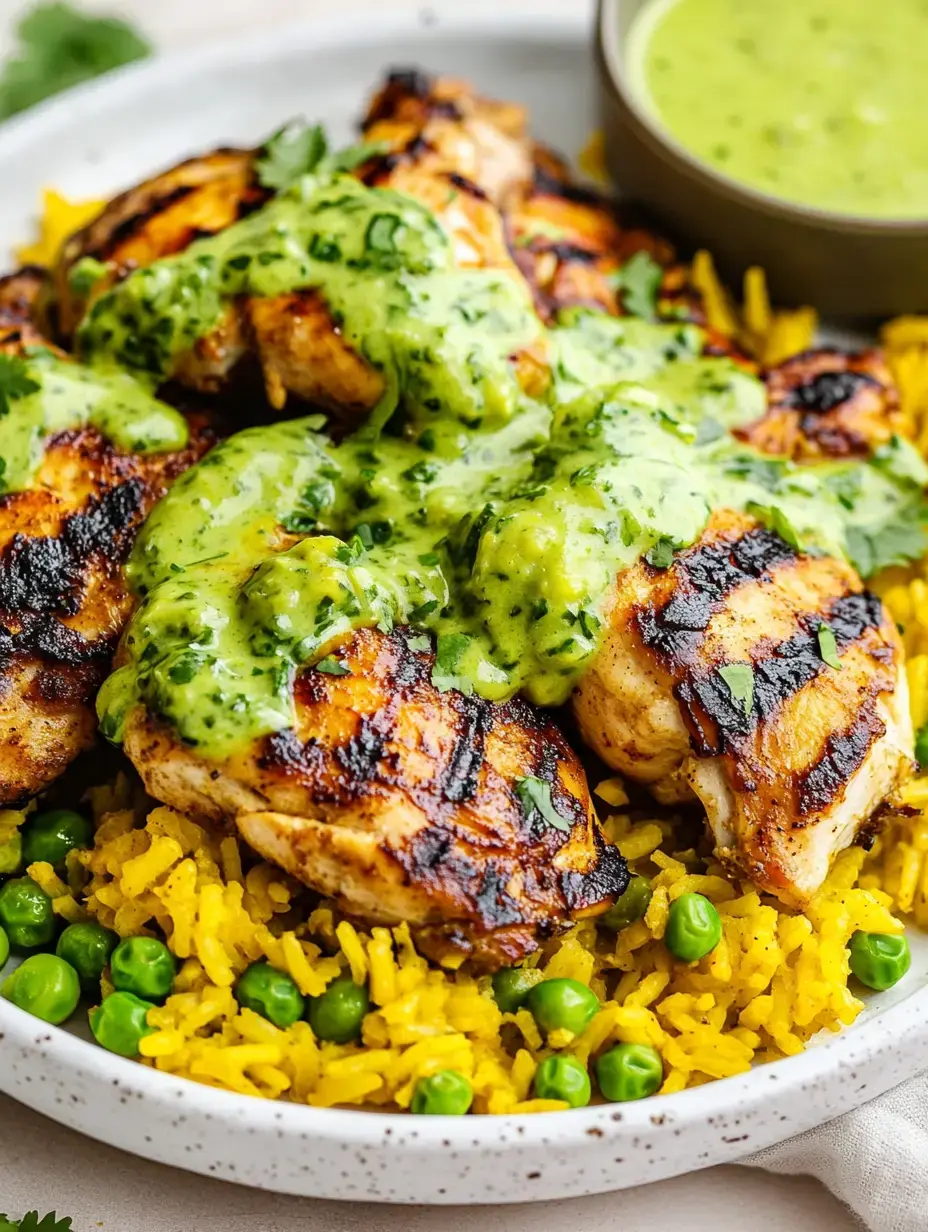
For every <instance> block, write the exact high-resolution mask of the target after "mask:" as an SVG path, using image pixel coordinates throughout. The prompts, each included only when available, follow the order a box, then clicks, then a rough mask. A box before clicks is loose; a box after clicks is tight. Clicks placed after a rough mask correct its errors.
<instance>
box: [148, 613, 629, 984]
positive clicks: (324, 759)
mask: <svg viewBox="0 0 928 1232" xmlns="http://www.w3.org/2000/svg"><path fill="white" fill-rule="evenodd" d="M338 655H339V660H340V662H341V663H342V664H343V665H344V666H345V667H346V668H348V669H349V674H347V675H344V676H332V675H328V674H325V673H324V672H320V671H317V670H315V669H309V670H307V671H304V672H302V673H301V674H300V676H299V677H298V680H297V686H296V709H297V722H296V725H295V727H294V728H293V729H291V730H288V731H283V732H280V733H278V734H276V735H272V736H269V737H267V738H266V739H264V740H262V741H261V742H260V743H259V744H257V745H255V746H254V747H251V748H248V749H247V750H246V751H245V752H244V753H242V754H240V755H236V756H234V757H232V758H230V759H229V760H227V761H226V762H224V763H223V764H215V763H213V762H211V761H208V760H207V759H205V758H203V757H201V756H198V755H197V754H196V752H195V751H194V750H192V749H191V748H189V747H187V746H185V745H184V744H183V743H182V742H181V741H180V740H179V739H178V738H177V736H176V735H174V733H173V732H172V731H171V730H170V729H169V728H168V727H166V726H165V725H163V724H160V723H158V722H157V721H156V720H154V719H152V718H151V717H150V716H147V715H146V713H145V711H144V710H142V709H138V710H136V711H135V712H134V714H133V715H132V716H130V718H129V720H128V724H127V728H126V735H125V747H126V752H127V753H128V754H129V756H130V757H131V759H132V761H133V762H134V763H135V765H136V767H137V768H138V770H139V772H140V773H141V775H142V778H143V780H144V782H145V785H146V787H147V789H148V791H149V792H150V793H151V794H152V795H154V796H155V797H156V798H158V799H160V800H164V801H166V802H167V803H168V804H171V805H173V806H174V807H175V808H179V809H186V810H189V811H191V812H193V813H196V814H199V815H202V816H206V817H209V818H212V819H214V820H215V821H226V820H232V821H234V822H235V824H236V826H237V827H238V829H239V831H240V832H241V834H242V835H243V837H244V838H245V839H246V840H247V842H248V843H250V844H251V846H252V847H254V848H255V849H256V850H257V851H259V852H260V853H261V854H262V855H263V856H265V857H266V858H268V859H270V860H273V861H274V863H276V864H278V865H280V866H281V867H282V868H284V869H286V870H287V871H288V872H290V873H292V874H293V875H294V876H295V877H297V878H299V879H300V880H301V881H303V882H305V883H306V884H307V885H309V886H311V887H312V888H313V889H315V890H318V891H319V892H320V893H322V894H326V895H331V896H333V897H335V898H336V899H337V900H338V902H339V904H340V906H341V907H342V908H343V910H344V911H346V912H347V913H349V914H350V915H353V916H355V917H358V918H360V919H362V920H365V921H368V922H373V923H383V924H396V923H399V922H400V921H402V920H406V921H408V922H409V923H410V925H411V926H412V927H413V930H414V932H415V934H416V938H417V944H419V946H420V947H421V948H423V949H424V950H425V951H426V952H428V953H430V954H432V955H433V956H435V957H438V958H442V957H447V956H450V955H456V956H457V957H458V958H461V957H469V958H471V959H472V960H473V961H474V963H475V964H476V965H478V966H481V967H484V968H487V969H491V970H492V969H494V968H496V967H499V966H501V965H507V964H510V963H513V962H515V961H517V960H518V959H520V958H522V957H524V956H525V955H526V954H527V953H529V952H531V950H533V949H535V948H536V947H537V945H538V944H539V943H540V941H542V940H544V938H546V937H548V936H551V935H552V934H554V933H556V932H557V931H559V930H561V929H562V928H564V927H565V926H566V925H568V924H569V923H570V922H571V921H572V920H575V919H578V918H581V917H582V916H584V915H586V914H590V913H595V912H596V911H597V910H604V909H605V908H606V907H607V906H608V905H609V904H610V903H611V902H612V901H614V899H615V897H616V896H617V895H618V894H620V893H621V892H622V890H623V889H624V888H625V885H626V882H627V878H628V874H627V870H626V867H625V863H624V861H623V860H622V857H621V856H620V855H619V853H618V851H617V850H616V849H615V848H614V847H611V846H609V845H607V844H606V842H605V840H604V838H603V836H602V834H601V832H600V829H599V826H598V824H597V822H596V818H595V815H594V813H593V808H592V804H591V802H590V796H589V791H588V789H587V786H586V779H585V776H584V774H583V771H582V769H581V767H580V764H579V762H578V761H577V759H576V757H575V755H574V754H573V753H572V752H571V750H570V748H569V747H568V745H567V743H566V742H565V740H564V738H563V736H562V735H561V733H560V731H559V730H558V728H557V727H556V726H555V724H554V723H553V722H552V721H551V720H550V719H549V718H547V717H546V716H545V715H544V714H542V713H540V712H539V711H537V710H535V709H533V708H532V707H531V706H529V705H528V704H526V703H525V702H522V701H520V700H514V701H511V702H509V703H507V704H505V705H496V704H494V703H492V702H488V701H484V700H482V699H481V698H478V697H465V696H463V695H462V694H460V693H456V692H452V691H448V692H445V693H440V692H439V691H438V690H437V689H436V688H435V687H434V685H432V683H431V681H430V672H431V667H432V663H433V655H432V653H431V652H426V651H421V650H415V649H413V648H411V647H410V645H409V643H408V640H407V637H406V635H405V634H404V633H403V631H401V630H400V631H395V632H393V633H391V634H389V635H387V634H383V633H378V632H377V631H376V630H362V631H360V632H357V633H356V634H354V635H353V636H352V637H351V639H350V640H349V641H348V642H347V643H346V644H344V645H342V646H341V648H340V649H339V651H338ZM527 778H533V779H536V780H541V781H542V782H543V783H545V784H548V785H549V787H550V791H551V800H552V803H553V804H554V806H555V808H556V809H557V811H558V813H559V814H560V815H561V817H562V818H563V819H564V822H563V829H560V828H555V827H554V826H551V825H550V824H549V823H548V822H547V821H546V820H545V818H544V817H543V816H542V815H541V814H540V813H539V812H537V811H535V810H533V809H532V808H531V806H530V805H529V806H528V807H527V806H526V804H525V803H524V802H523V801H522V799H520V795H519V791H518V786H519V784H520V782H521V781H522V780H523V779H527Z"/></svg>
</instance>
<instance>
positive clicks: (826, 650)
mask: <svg viewBox="0 0 928 1232" xmlns="http://www.w3.org/2000/svg"><path fill="white" fill-rule="evenodd" d="M818 652H819V654H820V655H821V656H822V662H823V663H827V664H828V666H829V667H833V668H834V669H835V671H836V672H840V670H841V659H840V657H839V655H838V642H837V639H836V638H835V635H834V630H833V629H832V628H831V626H830V625H819V627H818Z"/></svg>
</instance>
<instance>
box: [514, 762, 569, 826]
mask: <svg viewBox="0 0 928 1232" xmlns="http://www.w3.org/2000/svg"><path fill="white" fill-rule="evenodd" d="M516 795H517V796H518V797H519V802H520V803H521V805H522V812H523V814H524V815H525V820H526V821H529V822H530V821H532V820H533V819H534V817H535V815H536V813H537V814H538V816H539V817H540V818H541V819H542V821H544V822H547V824H548V825H549V826H553V827H554V829H555V830H561V831H562V832H563V833H564V834H569V833H570V829H571V824H570V818H569V817H564V816H563V815H562V814H561V813H559V812H558V811H557V809H556V808H555V806H554V803H553V802H552V800H551V784H550V783H546V782H545V781H544V779H536V778H534V777H533V776H532V775H527V776H526V777H525V778H523V779H516Z"/></svg>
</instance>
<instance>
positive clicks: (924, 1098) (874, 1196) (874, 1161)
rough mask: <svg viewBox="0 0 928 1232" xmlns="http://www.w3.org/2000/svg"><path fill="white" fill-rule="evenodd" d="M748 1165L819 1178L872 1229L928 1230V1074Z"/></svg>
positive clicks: (754, 1158) (883, 1231)
mask: <svg viewBox="0 0 928 1232" xmlns="http://www.w3.org/2000/svg"><path fill="white" fill-rule="evenodd" d="M741 1162H742V1163H744V1164H747V1165H748V1166H749V1167H753V1168H766V1169H768V1170H769V1171H771V1172H783V1173H787V1174H788V1175H791V1176H797V1175H800V1174H805V1175H811V1176H814V1177H817V1178H818V1179H819V1180H820V1181H821V1182H822V1183H823V1184H824V1185H827V1186H828V1188H829V1189H830V1190H831V1191H832V1193H833V1194H835V1196H836V1197H838V1198H840V1199H841V1200H842V1201H843V1202H845V1203H847V1205H848V1206H849V1207H850V1208H851V1210H852V1211H853V1212H854V1213H855V1214H856V1215H857V1217H858V1218H859V1219H860V1220H861V1222H862V1223H863V1224H864V1226H865V1227H866V1228H868V1229H870V1232H926V1230H928V1073H925V1074H920V1075H919V1076H918V1077H917V1078H912V1079H910V1080H909V1081H908V1082H904V1083H902V1085H901V1086H898V1087H895V1088H894V1089H893V1090H891V1091H887V1092H886V1094H885V1095H881V1096H880V1097H879V1099H875V1100H873V1101H872V1102H871V1103H869V1104H864V1105H863V1107H861V1108H857V1109H855V1111H854V1112H847V1113H845V1114H844V1116H840V1117H837V1118H836V1119H835V1120H834V1121H829V1122H828V1124H827V1125H822V1126H820V1127H819V1128H818V1129H813V1130H810V1131H809V1132H808V1133H805V1134H800V1135H799V1137H798V1138H790V1139H789V1141H787V1142H783V1143H781V1144H780V1145H779V1146H772V1147H769V1148H768V1149H767V1150H766V1151H759V1152H758V1153H757V1154H756V1155H751V1156H749V1157H748V1158H747V1159H745V1160H742V1161H741Z"/></svg>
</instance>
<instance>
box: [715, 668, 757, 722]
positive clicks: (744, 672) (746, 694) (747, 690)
mask: <svg viewBox="0 0 928 1232" xmlns="http://www.w3.org/2000/svg"><path fill="white" fill-rule="evenodd" d="M718 672H719V675H720V676H721V677H722V679H723V680H724V681H725V683H726V684H727V685H728V688H729V691H730V693H731V696H732V700H733V701H736V702H741V704H742V705H743V706H744V713H745V714H750V713H751V709H752V707H753V705H754V669H753V667H751V665H750V663H726V664H725V666H724V667H720V668H719V669H718Z"/></svg>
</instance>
